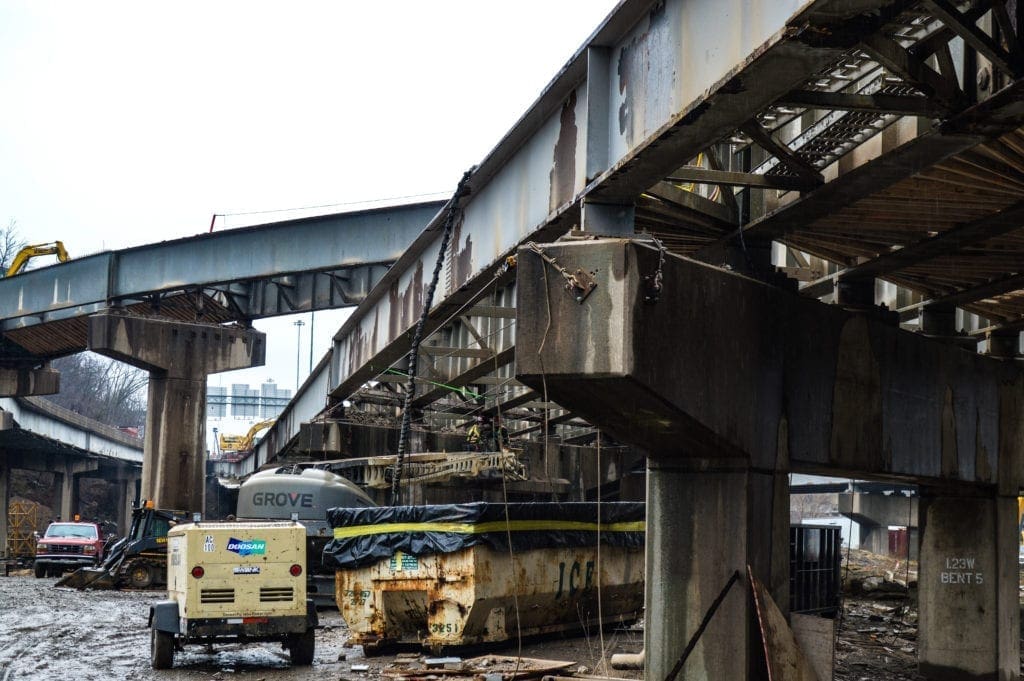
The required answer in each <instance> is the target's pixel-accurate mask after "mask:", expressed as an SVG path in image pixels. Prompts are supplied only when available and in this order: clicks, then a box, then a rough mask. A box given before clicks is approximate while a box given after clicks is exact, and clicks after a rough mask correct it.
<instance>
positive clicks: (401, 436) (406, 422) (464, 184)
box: [391, 166, 476, 506]
mask: <svg viewBox="0 0 1024 681" xmlns="http://www.w3.org/2000/svg"><path fill="white" fill-rule="evenodd" d="M475 169H476V166H473V167H472V168H470V169H469V170H467V171H466V172H465V173H463V175H462V179H461V180H459V186H458V187H457V188H456V189H455V194H454V195H453V196H452V200H451V201H450V202H449V203H448V214H447V215H446V216H445V218H444V230H443V232H442V234H441V244H440V246H439V248H438V249H437V261H436V262H435V263H434V274H433V276H432V277H431V278H430V285H429V286H428V287H427V294H426V296H425V298H424V300H423V310H422V311H421V312H420V319H419V321H418V322H416V331H415V332H414V334H413V337H412V345H410V346H409V354H408V356H407V363H408V366H409V368H408V373H409V385H408V388H407V389H406V391H405V404H404V406H403V407H402V428H401V430H400V431H399V433H398V456H397V457H396V458H395V471H394V475H392V477H391V505H392V506H398V505H399V503H400V502H401V487H400V486H399V485H400V484H401V479H402V466H403V465H404V463H405V452H406V450H407V449H408V446H409V430H410V427H411V420H412V402H413V399H414V398H415V396H416V360H417V358H418V356H419V350H420V342H421V341H422V339H423V328H424V327H425V326H426V324H427V317H429V316H430V306H431V305H433V303H434V291H435V290H436V289H437V281H438V279H440V277H441V267H442V266H443V265H444V259H445V256H446V255H447V254H448V242H449V241H450V240H451V236H452V231H453V228H454V227H455V214H456V212H457V211H458V210H459V200H460V199H461V198H462V197H464V196H466V195H467V194H469V178H470V176H471V175H472V174H473V171H474V170H475Z"/></svg>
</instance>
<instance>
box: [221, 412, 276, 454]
mask: <svg viewBox="0 0 1024 681" xmlns="http://www.w3.org/2000/svg"><path fill="white" fill-rule="evenodd" d="M276 420H277V419H267V420H266V421H260V422H259V423H255V424H253V426H252V428H250V429H249V432H248V433H246V434H245V435H226V434H224V433H221V434H220V435H219V436H218V438H217V439H218V440H219V441H220V451H222V452H248V451H250V450H251V449H252V447H253V444H254V441H255V440H256V434H257V433H259V432H260V431H261V430H264V429H266V428H269V427H270V426H272V425H274V421H276Z"/></svg>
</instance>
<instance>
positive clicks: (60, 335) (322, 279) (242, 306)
mask: <svg viewBox="0 0 1024 681" xmlns="http://www.w3.org/2000/svg"><path fill="white" fill-rule="evenodd" d="M441 205H442V203H440V202H426V203H418V204H411V205H405V206H398V207H393V208H386V209H373V210H364V211H357V212H350V213H344V214H338V215H326V216H322V217H314V218H304V219H299V220H289V221H285V222H276V223H272V224H267V225H258V226H255V227H246V228H241V229H232V230H225V231H220V232H214V233H210V234H201V235H198V236H193V237H187V238H183V239H176V240H173V241H163V242H160V243H155V244H147V245H145V246H138V247H135V248H127V249H123V250H119V251H106V252H102V253H96V254H93V255H88V256H84V257H81V258H76V259H73V260H70V261H68V262H66V263H63V264H59V265H53V266H50V267H44V268H40V269H37V270H31V271H29V272H25V273H23V274H19V275H17V276H14V277H10V278H7V279H0V332H2V339H0V367H3V368H8V369H15V368H21V367H27V368H33V367H37V366H41V365H42V364H43V363H45V362H46V361H47V360H50V359H53V358H56V357H60V356H63V355H67V354H72V353H75V352H81V351H82V350H85V349H86V348H87V338H86V337H87V332H86V331H87V321H86V320H87V318H88V317H89V315H92V314H95V313H97V312H100V311H104V310H109V309H120V310H123V311H124V312H126V313H129V314H132V315H139V316H153V317H159V318H164V319H170V320H177V321H184V322H205V323H210V324H224V323H229V322H238V323H241V324H244V325H248V324H249V323H250V322H251V321H252V320H254V319H261V318H265V317H274V316H279V315H288V314H294V313H298V312H308V311H311V310H323V309H332V308H339V307H350V306H353V305H356V304H358V303H359V302H361V301H362V300H363V299H364V298H365V297H366V294H367V292H368V291H369V290H370V289H372V288H373V286H374V285H376V283H377V282H378V281H379V280H380V278H381V277H382V276H383V275H384V273H385V272H387V270H388V268H389V267H390V266H391V263H393V262H394V261H395V260H396V259H397V258H398V257H399V255H401V253H402V252H403V250H404V249H405V248H406V247H407V246H408V245H409V244H410V243H412V241H413V239H414V238H415V237H416V235H418V234H419V233H420V231H421V230H422V229H423V225H424V224H425V223H426V222H427V221H429V220H430V219H431V218H432V217H433V216H434V214H435V213H436V212H437V210H438V209H439V208H440V207H441Z"/></svg>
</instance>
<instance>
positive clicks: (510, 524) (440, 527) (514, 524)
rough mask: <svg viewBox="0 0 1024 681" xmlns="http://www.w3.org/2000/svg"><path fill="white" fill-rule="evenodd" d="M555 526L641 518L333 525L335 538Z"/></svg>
mask: <svg viewBox="0 0 1024 681" xmlns="http://www.w3.org/2000/svg"><path fill="white" fill-rule="evenodd" d="M555 530H577V531H579V530H582V531H585V532H598V531H600V532H643V531H644V521H642V520H638V521H632V522H625V523H606V524H604V525H598V524H597V523H588V522H584V521H576V520H510V521H507V522H506V521H504V520H491V521H488V522H485V523H381V524H379V525H355V526H353V527H336V528H334V538H335V539H346V538H348V537H362V536H366V535H369V534H388V533H389V532H452V533H456V534H484V533H485V532H505V531H510V532H536V531H555Z"/></svg>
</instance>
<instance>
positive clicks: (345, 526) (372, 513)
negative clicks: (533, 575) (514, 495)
mask: <svg viewBox="0 0 1024 681" xmlns="http://www.w3.org/2000/svg"><path fill="white" fill-rule="evenodd" d="M600 509H601V530H600V537H601V543H602V544H603V545H607V546H618V547H623V548H629V549H640V548H641V547H643V545H644V532H643V522H644V504H643V503H639V502H602V503H601V504H600ZM506 510H507V514H508V515H507V522H506ZM597 513H598V504H597V502H575V503H515V504H507V505H506V504H498V503H486V502H477V503H471V504H446V505H433V506H382V507H371V508H332V509H328V511H327V523H328V524H329V525H330V526H331V527H332V528H333V530H334V538H333V539H331V541H329V542H328V543H327V546H325V547H324V553H323V559H324V566H325V567H327V568H331V567H333V568H341V569H347V568H358V567H364V566H367V565H373V564H374V563H376V562H377V561H379V560H382V559H385V558H390V557H391V556H393V555H394V554H395V553H396V552H398V551H401V552H402V553H407V554H411V555H414V556H429V555H434V554H439V553H452V552H454V551H458V550H460V549H463V548H466V547H469V546H477V545H481V544H482V545H485V546H489V547H490V548H492V549H496V550H500V551H509V550H512V551H522V550H527V549H542V548H571V547H586V546H596V545H597V538H598V534H599V533H598V529H597V528H598V525H597ZM510 538H511V544H512V545H511V547H510V546H509V539H510Z"/></svg>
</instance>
